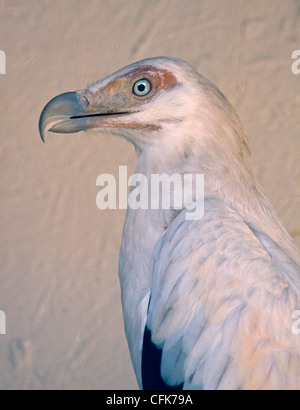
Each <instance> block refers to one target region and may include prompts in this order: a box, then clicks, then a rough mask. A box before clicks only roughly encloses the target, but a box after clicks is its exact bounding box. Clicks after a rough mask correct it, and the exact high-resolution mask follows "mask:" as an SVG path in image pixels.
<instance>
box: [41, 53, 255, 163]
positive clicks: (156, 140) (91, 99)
mask: <svg viewBox="0 0 300 410" xmlns="http://www.w3.org/2000/svg"><path fill="white" fill-rule="evenodd" d="M39 129H40V135H41V137H42V139H43V141H45V135H46V132H47V131H50V132H55V133H74V132H78V131H84V130H88V129H93V130H99V131H101V132H103V131H109V132H110V133H112V134H116V135H119V136H122V137H125V138H126V139H128V140H129V141H131V142H132V143H133V144H134V145H135V147H136V149H137V151H139V152H146V151H148V152H149V151H151V152H152V153H154V154H153V156H156V157H157V160H158V161H162V160H163V161H165V160H166V152H168V154H169V157H170V158H171V157H172V158H175V157H176V158H177V159H178V158H180V161H181V160H185V159H186V158H188V159H189V161H190V162H191V158H192V157H193V158H194V159H196V161H199V162H200V163H202V164H205V163H207V164H208V166H210V165H209V164H211V163H212V162H213V161H212V160H211V159H210V157H211V155H214V156H216V157H218V159H219V161H218V162H219V163H222V162H224V161H225V162H226V161H227V163H229V162H232V160H233V159H235V160H236V159H243V158H244V157H245V156H246V155H247V144H246V140H245V136H244V132H243V129H242V126H241V124H240V121H239V119H238V117H237V115H236V113H235V110H234V109H233V107H232V105H231V104H230V103H229V102H228V101H227V99H226V97H225V96H224V95H223V94H222V93H221V92H220V91H219V90H218V88H217V87H216V86H214V85H213V84H212V83H211V82H210V81H209V80H207V79H206V78H205V77H203V76H201V75H200V74H198V72H197V71H196V70H195V69H194V68H193V67H191V66H190V65H189V64H188V63H187V62H185V61H182V60H179V59H176V58H168V57H158V58H149V59H146V60H142V61H139V62H137V63H134V64H131V65H129V66H127V67H124V68H122V69H121V70H119V71H117V72H115V73H114V74H112V75H110V76H108V77H106V78H105V79H103V80H101V81H98V82H96V83H95V84H92V85H91V86H89V87H88V88H87V89H85V90H80V91H75V92H68V93H64V94H61V95H59V96H58V97H55V98H54V99H52V100H51V101H50V102H49V103H48V104H47V105H46V107H45V108H44V110H43V112H42V114H41V117H40V123H39ZM151 148H152V149H151ZM153 148H154V149H153ZM222 158H223V159H222Z"/></svg>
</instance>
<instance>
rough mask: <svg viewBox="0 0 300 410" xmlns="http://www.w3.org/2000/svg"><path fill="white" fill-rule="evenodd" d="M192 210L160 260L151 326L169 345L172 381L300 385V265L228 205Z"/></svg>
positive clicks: (206, 385) (164, 364)
mask: <svg viewBox="0 0 300 410" xmlns="http://www.w3.org/2000/svg"><path fill="white" fill-rule="evenodd" d="M185 212H186V211H184V212H182V213H181V214H180V215H179V216H178V217H177V218H176V220H174V221H173V223H172V224H171V226H170V227H169V229H168V230H167V231H166V233H165V235H164V236H163V237H162V238H161V240H160V241H159V242H158V244H157V247H156V249H155V252H154V257H153V266H152V271H153V272H152V275H153V285H152V290H151V301H150V305H149V311H148V319H147V327H148V329H149V330H150V331H151V334H152V341H153V343H154V344H155V345H156V346H159V348H160V349H162V358H161V375H162V378H163V380H164V381H165V382H166V383H167V384H168V385H173V386H174V385H180V384H184V388H186V389H190V388H198V389H218V388H219V389H224V388H225V389H264V388H265V389H268V388H272V389H281V388H299V389H300V339H299V336H296V335H294V334H293V333H292V331H291V328H292V313H293V311H295V310H297V309H299V307H300V297H299V293H300V289H299V287H298V283H299V279H300V274H299V267H297V266H296V265H293V267H291V268H290V266H291V264H292V262H291V261H289V260H288V257H287V256H286V255H285V254H284V253H283V252H282V251H281V250H280V249H276V246H275V244H272V246H270V248H272V249H267V242H268V241H267V240H266V238H265V239H264V241H262V240H261V238H260V237H259V235H257V234H256V233H255V232H254V231H253V230H251V229H250V227H249V226H248V225H247V224H246V223H245V222H244V221H243V219H242V218H241V217H240V216H239V215H237V214H236V213H235V212H234V211H232V210H231V209H230V208H229V207H227V206H226V205H225V204H223V203H221V202H218V201H214V200H210V201H206V202H205V214H204V217H203V219H202V220H200V221H188V220H186V219H185ZM282 267H284V268H285V269H289V268H290V269H289V273H285V274H283V273H282V272H281V270H280V268H282ZM297 275H299V276H297Z"/></svg>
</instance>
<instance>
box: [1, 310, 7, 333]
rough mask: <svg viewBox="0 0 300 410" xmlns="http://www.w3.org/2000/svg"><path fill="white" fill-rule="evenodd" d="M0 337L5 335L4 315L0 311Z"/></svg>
mask: <svg viewBox="0 0 300 410" xmlns="http://www.w3.org/2000/svg"><path fill="white" fill-rule="evenodd" d="M0 335H6V315H5V313H4V312H3V310H0Z"/></svg>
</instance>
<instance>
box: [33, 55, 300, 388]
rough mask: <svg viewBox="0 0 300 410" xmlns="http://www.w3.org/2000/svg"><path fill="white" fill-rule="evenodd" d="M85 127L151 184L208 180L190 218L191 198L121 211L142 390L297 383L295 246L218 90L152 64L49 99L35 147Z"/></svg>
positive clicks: (126, 298)
mask: <svg viewBox="0 0 300 410" xmlns="http://www.w3.org/2000/svg"><path fill="white" fill-rule="evenodd" d="M88 129H94V130H95V131H99V132H100V133H109V134H114V135H117V136H120V137H123V138H125V139H126V140H128V141H129V142H131V143H132V144H133V145H134V147H135V149H136V152H137V156H138V162H137V170H136V172H137V174H142V175H145V176H146V177H147V178H148V179H150V178H151V176H152V175H154V174H155V175H167V176H170V177H171V176H172V175H175V174H176V175H178V174H179V175H180V176H181V177H182V178H184V176H185V175H187V174H189V175H204V187H203V189H204V196H203V198H202V199H201V200H202V202H203V207H204V212H203V215H202V216H201V218H194V219H193V218H189V214H190V213H191V209H192V207H193V206H197V201H198V200H199V199H198V198H196V196H195V195H194V192H193V194H192V196H191V198H190V199H189V200H184V201H183V202H182V207H181V209H178V207H175V206H172V204H171V205H170V207H169V208H168V209H167V207H163V206H159V207H158V209H151V206H149V207H148V209H142V208H139V207H136V208H137V209H132V207H130V206H129V207H128V210H127V216H126V221H125V225H124V231H123V237H122V244H121V250H120V259H119V278H120V285H121V293H122V307H123V315H124V323H125V332H126V337H127V341H128V346H129V350H130V353H131V359H132V363H133V367H134V370H135V374H136V378H137V382H138V385H139V387H140V388H141V389H144V390H152V389H153V390H172V389H173V390H181V389H184V390H217V389H219V390H240V389H243V390H262V389H264V390H282V389H287V390H296V389H300V336H299V332H295V331H293V327H294V328H295V317H296V316H295V312H297V310H298V309H300V253H299V250H298V249H297V248H296V246H295V244H294V243H293V241H292V239H291V237H290V236H289V234H288V233H287V231H286V230H285V228H284V227H283V226H282V224H281V223H280V221H279V219H278V216H277V214H276V212H275V211H274V209H273V207H272V206H271V204H270V203H269V201H268V199H267V198H266V196H265V194H264V192H263V190H262V189H261V187H260V186H259V184H258V183H257V181H256V179H255V177H254V174H253V171H252V169H251V166H250V163H249V157H250V151H249V147H248V142H247V137H246V135H245V132H244V129H243V126H242V125H241V121H240V119H239V117H238V115H237V113H236V111H235V109H234V108H233V106H232V105H231V103H230V102H229V101H228V100H227V98H226V97H225V96H224V95H223V93H222V92H221V91H220V90H219V89H218V88H217V87H216V86H215V85H214V84H213V83H212V82H210V81H209V80H208V79H206V78H205V77H203V76H202V75H200V74H199V73H198V72H197V71H196V70H195V69H194V68H193V67H192V66H191V65H190V64H188V63H187V62H185V61H182V60H180V59H177V58H169V57H157V58H148V59H145V60H142V61H139V62H136V63H134V64H131V65H129V66H126V67H124V68H122V69H121V70H119V71H117V72H115V73H114V74H111V75H110V76H108V77H106V78H105V79H103V80H101V81H98V82H96V83H95V84H92V85H91V86H89V87H88V88H87V89H84V90H80V91H76V92H67V93H64V94H62V95H59V96H57V97H55V98H54V99H52V100H51V101H50V102H49V103H48V104H47V105H46V107H45V108H44V110H43V112H42V114H41V117H40V123H39V130H40V135H41V137H42V139H43V141H44V140H45V135H46V133H47V132H48V131H50V132H52V133H75V132H79V131H84V130H88ZM194 188H195V187H194ZM172 193H173V195H174V196H175V197H176V195H177V190H176V189H173V192H172ZM150 196H151V193H150ZM173 205H174V204H173ZM294 330H295V329H294Z"/></svg>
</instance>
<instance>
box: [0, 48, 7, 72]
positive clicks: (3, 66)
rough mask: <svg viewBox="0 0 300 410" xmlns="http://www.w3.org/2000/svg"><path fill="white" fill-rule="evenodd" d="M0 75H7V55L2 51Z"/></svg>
mask: <svg viewBox="0 0 300 410" xmlns="http://www.w3.org/2000/svg"><path fill="white" fill-rule="evenodd" d="M0 74H6V55H5V52H4V51H2V50H0Z"/></svg>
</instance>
